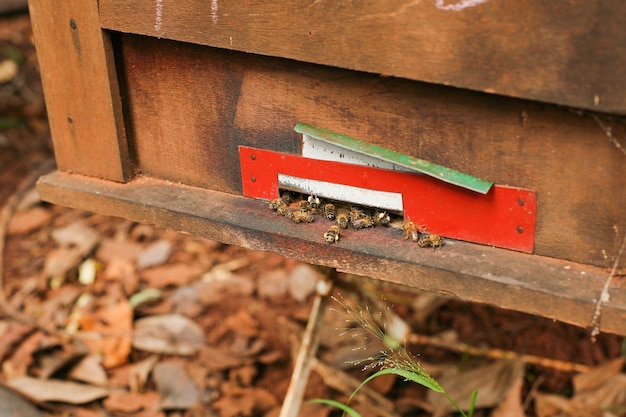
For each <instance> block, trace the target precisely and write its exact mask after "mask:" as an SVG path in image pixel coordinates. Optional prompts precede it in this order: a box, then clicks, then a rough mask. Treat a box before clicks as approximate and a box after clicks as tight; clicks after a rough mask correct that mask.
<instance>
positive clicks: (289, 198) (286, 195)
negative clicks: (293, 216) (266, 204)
mask: <svg viewBox="0 0 626 417" xmlns="http://www.w3.org/2000/svg"><path fill="white" fill-rule="evenodd" d="M280 199H281V200H283V203H285V204H291V203H292V201H293V197H292V196H291V193H290V192H289V191H285V192H283V193H282V194H281V195H280Z"/></svg>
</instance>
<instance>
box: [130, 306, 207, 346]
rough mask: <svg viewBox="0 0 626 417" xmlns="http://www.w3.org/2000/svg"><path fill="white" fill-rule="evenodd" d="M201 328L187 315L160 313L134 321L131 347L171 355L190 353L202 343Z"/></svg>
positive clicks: (202, 334)
mask: <svg viewBox="0 0 626 417" xmlns="http://www.w3.org/2000/svg"><path fill="white" fill-rule="evenodd" d="M204 340H205V339H204V333H203V332H202V329H201V328H200V327H199V326H198V325H197V324H196V323H194V322H193V321H191V320H190V319H188V318H187V317H184V316H181V315H178V314H161V315H157V316H149V317H145V318H142V319H139V320H137V321H136V322H135V332H134V335H133V347H135V348H136V349H139V350H145V351H147V352H155V353H168V354H172V355H191V354H193V353H195V352H196V351H197V350H198V349H200V348H201V347H202V346H203V345H204Z"/></svg>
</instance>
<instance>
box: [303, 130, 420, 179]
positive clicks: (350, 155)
mask: <svg viewBox="0 0 626 417" xmlns="http://www.w3.org/2000/svg"><path fill="white" fill-rule="evenodd" d="M302 156H304V157H307V158H312V159H321V160H323V161H335V162H344V163H346V164H356V165H365V166H370V167H375V168H382V169H389V170H392V171H403V172H410V173H413V174H416V175H419V174H418V173H416V172H415V170H411V169H408V168H405V167H402V166H399V165H395V164H393V163H391V162H388V161H383V160H382V159H378V158H376V157H373V156H367V155H364V154H362V153H359V152H353V151H351V150H348V149H345V148H342V147H340V146H336V145H333V144H331V143H328V142H324V141H322V140H319V139H316V138H314V137H312V136H309V135H302Z"/></svg>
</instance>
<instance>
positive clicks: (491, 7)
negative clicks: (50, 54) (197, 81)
mask: <svg viewBox="0 0 626 417" xmlns="http://www.w3.org/2000/svg"><path fill="white" fill-rule="evenodd" d="M100 16H101V23H102V25H103V27H105V28H108V29H113V30H116V31H121V32H128V33H135V34H143V35H149V36H155V37H159V38H166V39H173V40H180V41H185V42H192V43H198V44H202V45H209V46H215V47H219V48H226V49H233V50H238V51H244V52H253V53H257V54H262V55H270V56H278V57H284V58H290V59H295V60H299V61H305V62H313V63H318V64H325V65H332V66H337V67H342V68H348V69H354V70H359V71H366V72H372V73H377V74H386V75H393V76H397V77H403V78H408V79H413V80H421V81H427V82H432V83H438V84H445V85H452V86H457V87H463V88H469V89H473V90H479V91H486V92H492V93H497V94H503V95H507V96H513V97H520V98H527V99H534V100H539V101H544V102H551V103H558V104H564V105H568V106H573V107H580V108H585V109H595V110H598V111H602V112H611V113H619V114H626V72H625V71H623V70H621V69H622V68H624V67H626V49H625V48H624V47H623V45H626V2H620V1H607V0H574V1H569V2H559V1H552V0H526V1H517V2H515V1H508V2H502V1H494V0H475V1H457V0H451V1H444V0H422V1H414V0H400V1H395V0H394V1H391V0H387V1H381V0H377V1H358V2H347V1H313V0H288V1H285V0H268V1H262V2H259V1H255V0H212V1H207V0H184V1H183V0H179V1H164V0H123V1H120V0H100Z"/></svg>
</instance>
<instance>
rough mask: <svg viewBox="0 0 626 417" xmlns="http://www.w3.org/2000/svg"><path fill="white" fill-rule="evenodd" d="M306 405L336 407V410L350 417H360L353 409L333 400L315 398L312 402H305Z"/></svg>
mask: <svg viewBox="0 0 626 417" xmlns="http://www.w3.org/2000/svg"><path fill="white" fill-rule="evenodd" d="M307 403H318V404H326V405H330V406H332V407H337V408H338V409H340V410H341V411H343V412H344V414H345V413H347V414H349V415H350V417H361V414H359V412H358V411H356V410H355V409H354V408H352V407H350V406H348V405H346V404H344V403H340V402H339V401H335V400H327V399H325V398H316V399H314V400H310V401H307Z"/></svg>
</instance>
